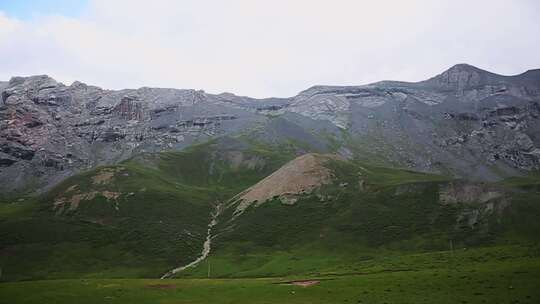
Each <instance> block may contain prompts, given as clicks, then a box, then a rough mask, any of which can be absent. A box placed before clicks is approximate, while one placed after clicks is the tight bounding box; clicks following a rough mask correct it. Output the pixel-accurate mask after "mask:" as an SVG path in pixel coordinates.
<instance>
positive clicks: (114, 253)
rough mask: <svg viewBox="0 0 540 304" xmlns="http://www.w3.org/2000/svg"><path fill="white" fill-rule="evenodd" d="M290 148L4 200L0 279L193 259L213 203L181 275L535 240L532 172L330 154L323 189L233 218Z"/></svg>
mask: <svg viewBox="0 0 540 304" xmlns="http://www.w3.org/2000/svg"><path fill="white" fill-rule="evenodd" d="M297 152H298V149H295V148H294V146H291V145H289V146H281V147H268V146H264V145H259V144H254V143H246V142H243V141H240V140H235V139H230V138H229V139H223V140H219V141H213V142H210V143H207V144H203V145H198V146H194V147H192V148H190V149H187V150H185V151H183V152H166V153H159V154H143V155H139V156H136V157H134V158H132V159H130V160H127V161H125V162H123V163H120V164H118V165H115V166H105V167H100V168H96V169H94V170H91V171H88V172H85V173H82V174H79V175H76V176H73V177H71V178H69V179H67V180H65V181H64V182H63V183H61V184H60V185H58V186H57V187H55V188H54V189H52V190H51V191H49V192H48V193H46V194H44V195H42V196H40V197H37V198H26V199H23V200H22V201H21V200H14V201H11V202H9V203H2V204H0V267H1V268H2V277H1V280H3V281H15V280H28V279H60V278H158V277H159V276H160V275H162V274H163V273H165V272H166V271H168V270H170V269H172V268H174V267H177V266H181V265H185V264H187V263H189V262H191V261H192V260H194V259H195V258H196V257H197V256H198V255H199V254H200V252H201V249H202V245H203V242H204V240H205V237H206V231H207V225H208V223H209V221H210V219H211V215H210V213H211V211H212V210H213V209H214V206H215V205H216V204H218V203H222V204H224V205H228V206H229V208H227V209H225V210H224V211H223V212H222V213H221V214H220V216H219V217H218V221H219V222H218V225H217V226H216V227H214V230H213V231H212V234H213V238H212V250H211V253H210V257H209V258H208V259H207V261H205V262H203V263H201V264H199V265H198V266H197V267H194V268H191V269H187V270H185V271H183V272H182V273H180V274H178V276H179V277H184V278H185V277H189V278H200V277H206V276H208V269H209V268H210V273H211V276H212V277H223V278H231V277H233V278H238V277H269V276H300V275H302V276H318V275H327V274H332V273H342V274H343V273H356V272H359V271H363V270H365V269H366V268H368V269H374V270H375V269H379V270H385V269H401V268H403V267H405V268H407V267H409V266H410V267H413V266H414V265H413V264H414V263H412V264H411V263H408V262H407V263H405V264H402V263H404V261H407V259H408V258H403V257H410V256H414V255H417V254H426V253H433V252H455V251H462V250H464V249H465V248H467V249H471V248H491V247H493V246H519V245H523V246H534V244H535V243H538V240H539V237H538V236H539V235H540V223H539V221H538V220H537V219H538V218H540V204H539V202H540V194H539V193H538V192H537V188H536V185H537V183H538V179H537V175H534V174H533V175H531V176H529V177H525V178H521V179H512V180H509V181H507V182H504V183H499V184H490V185H486V184H469V183H467V182H465V181H455V180H452V179H451V178H449V177H445V176H440V175H433V174H426V173H419V172H412V171H409V170H403V169H391V168H384V167H379V166H375V165H372V164H368V163H365V162H360V161H346V160H338V159H335V160H333V161H329V162H328V163H326V164H325V166H327V168H328V169H330V170H331V172H332V175H333V181H332V183H330V184H325V185H323V186H322V187H320V188H319V189H317V190H316V191H315V192H313V193H311V194H303V195H300V196H299V199H298V201H296V202H295V203H294V204H290V203H284V202H282V201H281V199H280V198H279V197H276V198H274V199H272V200H270V201H268V202H265V203H263V204H261V205H260V206H257V207H256V206H255V205H253V206H251V207H248V209H246V210H245V212H244V213H243V214H241V215H240V216H237V217H234V216H233V214H234V208H235V206H236V204H237V203H236V202H234V201H231V200H230V199H231V198H232V197H234V196H235V195H236V194H238V193H240V192H242V191H243V190H245V189H246V188H248V187H250V186H252V185H253V184H255V183H257V182H258V181H260V180H262V179H263V178H264V177H266V176H268V175H269V174H271V173H272V172H274V171H275V170H276V169H278V168H279V167H281V166H282V165H283V164H285V163H286V162H287V161H289V160H291V159H293V158H294V156H295V154H296V153H297ZM494 193H495V194H496V195H499V194H500V196H493V195H494ZM460 200H463V201H460ZM381 258H382V259H381ZM385 259H389V260H385ZM385 261H394V262H391V263H390V264H385V263H386V262H385ZM385 265H386V266H385ZM403 265H409V266H403ZM402 266H403V267H402Z"/></svg>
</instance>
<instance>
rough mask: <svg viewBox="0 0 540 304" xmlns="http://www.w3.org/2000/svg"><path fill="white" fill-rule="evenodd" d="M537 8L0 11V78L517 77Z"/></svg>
mask: <svg viewBox="0 0 540 304" xmlns="http://www.w3.org/2000/svg"><path fill="white" fill-rule="evenodd" d="M539 13H540V4H539V2H538V1H527V0H521V1H520V0H516V1H502V0H485V1H484V0H478V1H464V0H456V1H438V0H423V1H421V0H416V1H414V0H412V1H390V0H383V1H358V0H357V1H352V0H335V1H317V0H311V1H309V0H293V1H291V0H289V1H285V0H273V1H258V0H231V1H194V0H183V1H171V0H153V1H132V0H131V1H130V0H117V1H110V0H109V1H107V0H93V1H90V3H89V6H88V8H87V10H86V11H85V12H83V14H82V15H80V16H77V17H66V16H60V15H42V16H35V17H33V18H31V19H25V20H19V19H17V18H15V17H12V16H9V15H7V13H6V12H1V7H0V79H1V80H7V79H9V78H10V77H11V76H14V75H32V74H49V75H51V76H52V77H54V78H56V79H58V80H60V81H63V82H65V83H67V84H69V83H70V82H72V81H74V80H81V81H84V82H87V83H89V84H95V85H99V86H102V87H105V88H111V89H118V88H126V87H129V88H133V87H140V86H160V87H176V88H195V89H204V90H206V91H209V92H213V93H220V92H224V91H228V92H233V93H236V94H241V95H250V96H255V97H268V96H283V97H285V96H291V95H294V94H296V93H297V92H298V91H300V90H303V89H306V88H307V87H309V86H312V85H315V84H365V83H369V82H374V81H378V80H383V79H397V80H409V81H417V80H422V79H425V78H427V77H430V76H433V75H435V74H437V73H439V72H441V71H442V70H444V69H446V68H448V67H450V66H451V65H453V64H455V63H462V62H467V63H470V64H473V65H476V66H478V67H480V68H484V69H487V70H491V71H493V72H496V73H501V74H516V73H521V72H524V71H525V70H527V69H531V68H538V67H540V56H538V54H539V53H540V38H539V37H540V21H538V16H539V15H540V14H539Z"/></svg>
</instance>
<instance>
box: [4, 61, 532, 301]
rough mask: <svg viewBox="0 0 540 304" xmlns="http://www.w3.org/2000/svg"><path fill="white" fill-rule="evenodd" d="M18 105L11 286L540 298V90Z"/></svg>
mask: <svg viewBox="0 0 540 304" xmlns="http://www.w3.org/2000/svg"><path fill="white" fill-rule="evenodd" d="M0 92H1V99H2V105H1V107H0V115H1V117H2V120H1V125H0V134H1V137H0V151H1V152H0V166H1V167H0V180H1V183H0V191H1V192H0V193H1V196H0V269H1V272H0V276H1V277H0V279H1V280H5V281H18V280H38V279H73V278H77V282H76V284H80V282H79V281H78V279H81V278H86V279H88V278H100V279H103V278H106V279H110V278H154V279H159V278H162V279H165V278H172V277H183V278H190V277H191V278H205V277H209V276H212V277H219V278H253V277H256V278H261V277H265V278H266V277H290V276H293V277H294V276H300V275H301V276H311V277H317V278H319V277H325V278H328V276H348V275H364V274H366V273H379V272H389V273H391V274H389V275H391V276H393V275H394V273H395V272H401V271H415V273H420V274H422V275H426V276H428V281H429V280H431V279H432V278H433V276H434V275H435V274H432V271H434V270H433V269H435V268H436V269H440V270H441V271H442V272H441V273H444V274H446V273H448V277H450V276H451V275H455V273H454V271H456V270H455V269H462V270H463V271H469V270H470V269H469V268H471V267H472V268H474V267H477V265H481V266H479V267H487V266H485V265H491V266H490V267H492V268H493V269H495V270H496V271H499V272H500V273H501V275H503V274H504V275H505V276H509V277H512V278H513V277H514V276H519V278H516V280H518V281H519V280H521V278H523V280H525V279H527V280H525V281H527V282H533V283H530V284H533V285H534V282H537V280H538V276H537V275H535V273H534V271H530V272H522V271H521V270H520V269H521V268H520V267H522V268H523V267H525V268H526V269H533V270H534V269H538V261H539V259H538V256H539V253H540V250H538V242H539V236H540V221H538V219H539V218H540V205H539V204H538V202H540V175H539V173H538V169H540V70H531V71H527V72H525V73H523V74H520V75H516V76H501V75H496V74H493V73H490V72H486V71H483V70H480V69H478V68H475V67H472V66H470V65H464V64H460V65H456V66H454V67H452V68H450V69H449V70H447V71H445V72H443V73H441V74H440V75H437V76H435V77H433V78H430V79H428V80H425V81H421V82H416V83H407V82H396V81H383V82H378V83H374V84H369V85H363V86H315V87H312V88H309V89H307V90H305V91H303V92H301V93H299V94H298V95H297V96H294V97H291V98H268V99H253V98H249V97H240V96H236V95H233V94H229V93H224V94H219V95H214V94H207V93H205V92H203V91H195V90H176V89H158V88H140V89H137V90H121V91H111V90H104V89H101V88H98V87H94V86H89V85H86V84H83V83H80V82H75V83H73V84H72V85H70V86H66V85H63V84H61V83H58V82H56V81H55V80H53V79H52V78H50V77H48V76H31V77H14V78H12V79H11V80H10V81H9V82H3V83H1V84H0ZM468 250H470V253H469V251H468ZM486 252H487V254H486ZM454 256H456V257H459V259H461V258H462V260H459V259H458V258H456V259H454ZM203 261H205V262H206V263H204V262H203ZM419 261H422V262H419ZM456 261H461V262H459V263H458V262H456ZM454 262H456V263H455V264H454ZM447 263H450V264H448V265H450V266H452V267H451V268H449V269H447V268H445V267H447V266H448V265H447ZM460 263H461V264H460ZM475 263H476V264H475ZM481 263H484V264H481ZM490 263H491V264H490ZM210 265H212V266H210ZM490 267H487V268H486V269H488V268H489V271H492V269H491V268H490ZM527 267H528V268H527ZM472 268H471V269H472ZM525 268H524V269H525ZM210 269H212V270H210ZM495 270H493V271H495ZM471 271H472V270H471ZM527 271H529V270H527ZM210 272H211V273H210ZM499 272H498V273H499ZM486 273H487V272H486ZM522 273H525V274H526V275H525V276H522V275H521V274H522ZM482 274H485V272H482ZM486 276H487V274H486ZM445 277H446V275H445ZM535 279H536V281H535ZM505 280H506V279H504V280H503V279H501V281H500V282H499V281H497V282H496V283H489V284H499V283H500V284H508V282H507V281H505ZM422 281H424V279H422ZM525 281H524V282H525ZM62 282H63V281H62ZM66 282H67V281H66ZM520 282H521V281H520ZM524 284H525V283H524ZM4 286H8V285H4ZM490 286H491V285H490ZM497 286H498V285H497ZM523 286H528V285H523ZM533 289H534V288H532V289H531V288H529V287H527V288H526V289H525V290H524V291H522V293H525V292H530V291H531V290H533ZM501 290H507V286H505V287H504V288H503V289H501ZM351 292H352V291H351ZM430 292H433V291H430ZM522 293H520V294H522ZM430 294H431V293H430ZM500 294H502V292H500V293H495V294H494V295H497V296H500Z"/></svg>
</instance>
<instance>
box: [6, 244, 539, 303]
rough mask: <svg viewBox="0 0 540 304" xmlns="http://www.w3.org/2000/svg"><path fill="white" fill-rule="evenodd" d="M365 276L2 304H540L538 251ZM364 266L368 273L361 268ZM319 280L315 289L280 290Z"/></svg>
mask: <svg viewBox="0 0 540 304" xmlns="http://www.w3.org/2000/svg"><path fill="white" fill-rule="evenodd" d="M380 261H381V263H373V262H370V263H371V266H370V265H369V264H364V266H365V267H366V268H365V270H364V269H362V270H361V271H358V272H352V268H351V269H350V270H351V271H349V272H345V271H346V270H345V269H342V271H343V272H334V273H326V274H320V275H318V276H309V275H308V276H291V277H273V278H241V279H169V280H157V279H71V280H69V279H68V280H45V281H27V282H9V283H0V303H2V304H4V303H6V304H7V303H10V304H14V303H40V304H41V303H58V304H62V303H381V304H382V303H388V304H389V303H539V302H540V289H539V288H538V286H540V258H539V255H538V247H537V246H498V247H490V248H479V249H474V250H466V251H463V250H460V251H455V252H453V253H452V252H450V251H447V252H435V253H427V254H415V255H408V256H402V257H393V258H388V257H385V258H381V260H380ZM358 266H361V265H358ZM303 279H312V280H319V281H320V283H319V284H317V285H313V286H309V287H301V286H293V285H287V284H280V283H284V282H288V281H291V280H303Z"/></svg>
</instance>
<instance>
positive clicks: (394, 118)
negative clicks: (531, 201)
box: [0, 64, 540, 193]
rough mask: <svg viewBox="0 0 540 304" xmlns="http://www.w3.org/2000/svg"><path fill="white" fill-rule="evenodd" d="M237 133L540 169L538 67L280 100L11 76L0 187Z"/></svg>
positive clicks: (477, 166) (407, 160)
mask: <svg viewBox="0 0 540 304" xmlns="http://www.w3.org/2000/svg"><path fill="white" fill-rule="evenodd" d="M240 133H242V134H251V135H250V136H252V137H253V138H255V139H257V140H261V141H265V142H268V143H272V144H274V143H281V142H288V141H289V140H293V141H295V142H301V143H303V146H304V147H306V148H305V149H306V151H304V152H309V151H319V152H328V151H330V150H334V149H335V148H336V147H337V150H338V151H340V153H342V154H343V155H344V156H346V157H349V158H350V157H359V158H370V159H376V160H378V161H381V162H384V163H386V165H396V166H400V167H409V168H411V169H415V170H423V171H431V172H443V173H449V174H453V175H456V176H459V177H465V178H473V179H478V180H496V179H498V178H501V177H504V176H508V175H516V174H521V173H522V172H526V171H528V170H532V169H540V70H531V71H528V72H525V73H523V74H520V75H516V76H501V75H497V74H493V73H490V72H487V71H483V70H481V69H478V68H475V67H472V66H469V65H463V64H461V65H456V66H454V67H452V68H450V69H449V70H447V71H445V72H443V73H442V74H440V75H438V76H435V77H433V78H431V79H428V80H426V81H422V82H418V83H406V82H396V81H383V82H378V83H374V84H370V85H364V86H341V87H340V86H315V87H312V88H310V89H308V90H305V91H303V92H301V93H300V94H299V95H297V96H295V97H292V98H284V99H279V98H268V99H252V98H249V97H240V96H235V95H233V94H230V93H223V94H219V95H212V94H207V93H205V92H203V91H196V90H176V89H160V88H140V89H137V90H120V91H110V90H103V89H101V88H98V87H94V86H89V85H86V84H84V83H81V82H75V83H73V84H72V85H70V86H66V85H64V84H61V83H58V82H57V81H55V80H54V79H52V78H50V77H48V76H32V77H13V78H12V79H11V80H10V81H9V82H0V180H1V181H2V183H1V185H0V191H2V192H3V193H7V192H9V191H19V192H20V191H22V190H26V189H30V190H35V189H43V188H44V187H47V186H50V185H53V184H55V183H57V182H58V181H60V180H62V179H63V178H65V177H66V176H69V175H71V174H73V173H74V172H78V171H80V170H83V169H87V168H91V167H94V166H96V165H101V164H111V163H116V162H118V161H121V160H123V159H126V158H128V157H131V156H132V155H134V154H137V153H140V152H154V151H162V150H171V149H173V150H174V149H182V148H184V147H186V146H189V145H191V144H193V143H194V142H202V141H205V140H207V139H210V138H213V137H216V136H223V135H235V134H240ZM334 151H335V150H334ZM231 157H232V158H234V157H237V156H234V155H231ZM254 165H256V164H254Z"/></svg>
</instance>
